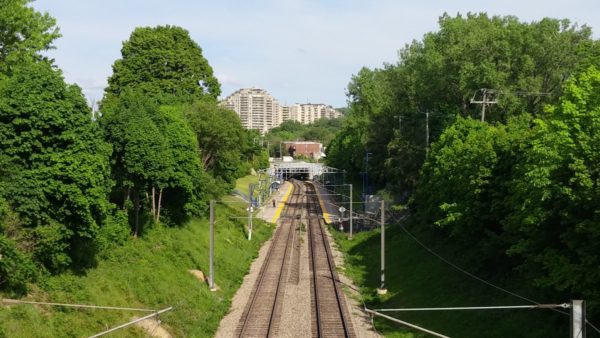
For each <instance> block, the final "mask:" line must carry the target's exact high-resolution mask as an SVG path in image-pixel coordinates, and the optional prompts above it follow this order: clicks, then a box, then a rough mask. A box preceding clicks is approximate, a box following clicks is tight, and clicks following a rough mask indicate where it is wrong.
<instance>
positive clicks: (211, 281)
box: [208, 200, 215, 291]
mask: <svg viewBox="0 0 600 338" xmlns="http://www.w3.org/2000/svg"><path fill="white" fill-rule="evenodd" d="M209 237H210V258H209V263H208V266H209V274H210V277H209V278H208V287H209V288H210V290H211V291H213V290H215V268H214V261H215V259H214V257H215V201H214V200H210V235H209Z"/></svg>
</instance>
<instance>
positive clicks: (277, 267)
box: [235, 181, 356, 337]
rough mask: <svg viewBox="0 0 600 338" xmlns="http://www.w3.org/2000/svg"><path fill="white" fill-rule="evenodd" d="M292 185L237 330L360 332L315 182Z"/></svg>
mask: <svg viewBox="0 0 600 338" xmlns="http://www.w3.org/2000/svg"><path fill="white" fill-rule="evenodd" d="M293 185H294V188H293V189H294V190H293V193H292V195H291V196H290V198H289V200H288V202H287V203H286V207H285V209H284V212H283V216H282V217H281V219H280V221H279V226H278V228H277V230H276V232H275V234H274V235H273V241H272V244H271V246H270V249H269V251H268V253H267V255H266V258H265V260H264V262H263V264H262V267H261V269H260V273H259V274H258V276H257V278H256V281H255V282H254V286H253V288H252V293H251V294H250V296H249V297H248V299H247V302H246V304H245V307H244V311H243V313H242V315H241V318H240V320H239V322H238V325H237V328H236V331H235V336H236V337H309V336H312V337H356V334H355V333H354V330H353V326H352V320H351V318H350V315H349V311H348V309H347V307H346V302H345V299H344V294H343V292H342V290H341V284H340V283H338V282H337V274H336V272H335V264H334V262H333V257H332V255H331V249H330V248H329V243H328V241H327V237H326V236H325V232H324V231H323V229H322V227H321V223H322V220H321V217H320V214H321V210H320V207H319V203H318V200H317V197H316V195H315V190H314V187H312V186H311V185H310V184H306V183H303V182H300V181H293Z"/></svg>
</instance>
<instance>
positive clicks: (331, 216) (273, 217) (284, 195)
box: [256, 181, 340, 224]
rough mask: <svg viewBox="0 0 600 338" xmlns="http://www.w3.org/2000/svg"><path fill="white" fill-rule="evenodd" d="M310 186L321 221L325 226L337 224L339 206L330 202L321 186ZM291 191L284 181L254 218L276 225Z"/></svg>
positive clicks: (329, 197)
mask: <svg viewBox="0 0 600 338" xmlns="http://www.w3.org/2000/svg"><path fill="white" fill-rule="evenodd" d="M312 184H313V185H314V187H315V190H316V193H317V198H318V200H319V204H320V206H321V210H323V220H324V221H325V223H327V224H331V223H333V222H337V220H338V219H339V217H340V211H339V206H338V205H336V204H335V203H334V202H333V201H332V198H331V197H332V196H331V195H330V194H329V193H328V192H327V190H326V189H325V188H324V187H323V186H321V185H320V184H318V183H314V182H313V183H312ZM292 190H293V185H292V184H291V183H290V182H288V181H285V182H284V183H283V184H282V185H281V187H279V190H277V192H275V193H274V194H273V195H272V196H271V197H270V198H269V199H268V200H267V202H266V203H265V204H264V205H263V206H262V207H261V208H260V209H259V211H258V213H257V214H256V217H258V218H260V219H263V220H265V221H267V222H271V223H277V220H278V219H279V217H280V216H281V212H282V211H283V208H284V207H285V203H286V202H287V200H288V199H289V197H290V195H291V194H292ZM273 200H275V207H273Z"/></svg>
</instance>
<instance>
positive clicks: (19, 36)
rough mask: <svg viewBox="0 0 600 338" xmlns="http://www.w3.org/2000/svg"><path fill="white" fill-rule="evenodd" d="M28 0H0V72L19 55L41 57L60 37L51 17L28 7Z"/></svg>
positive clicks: (7, 68) (22, 56) (19, 57)
mask: <svg viewBox="0 0 600 338" xmlns="http://www.w3.org/2000/svg"><path fill="white" fill-rule="evenodd" d="M30 2H31V0H0V8H2V10H1V11H0V72H7V71H9V67H10V66H11V65H14V64H16V63H18V62H20V61H22V60H23V59H26V58H33V59H38V60H39V59H41V58H42V57H41V56H40V54H39V52H41V51H45V50H48V49H50V48H52V42H53V41H54V40H55V39H57V38H58V37H60V34H59V32H58V27H56V22H55V20H54V18H52V17H50V15H48V13H44V14H42V13H39V12H36V11H35V10H34V9H33V8H31V7H28V6H27V4H29V3H30Z"/></svg>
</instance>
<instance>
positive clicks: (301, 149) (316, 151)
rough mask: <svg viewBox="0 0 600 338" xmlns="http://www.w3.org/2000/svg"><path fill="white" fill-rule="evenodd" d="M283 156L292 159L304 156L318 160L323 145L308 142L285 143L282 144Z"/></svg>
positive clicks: (321, 153)
mask: <svg viewBox="0 0 600 338" xmlns="http://www.w3.org/2000/svg"><path fill="white" fill-rule="evenodd" d="M283 148H284V149H285V150H284V151H283V152H284V154H290V155H291V156H293V157H298V156H299V155H300V156H304V157H306V158H313V159H315V160H318V159H320V158H321V156H322V155H323V145H322V144H321V143H318V142H309V141H285V142H283Z"/></svg>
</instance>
